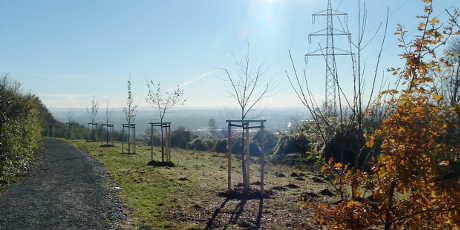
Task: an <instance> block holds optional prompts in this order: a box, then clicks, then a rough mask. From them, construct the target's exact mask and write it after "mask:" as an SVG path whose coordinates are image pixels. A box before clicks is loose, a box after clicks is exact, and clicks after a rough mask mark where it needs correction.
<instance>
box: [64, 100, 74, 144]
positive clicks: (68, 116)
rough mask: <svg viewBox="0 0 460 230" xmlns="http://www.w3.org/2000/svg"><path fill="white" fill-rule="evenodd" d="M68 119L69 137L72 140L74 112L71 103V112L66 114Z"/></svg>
mask: <svg viewBox="0 0 460 230" xmlns="http://www.w3.org/2000/svg"><path fill="white" fill-rule="evenodd" d="M65 115H66V117H67V120H68V121H69V122H67V128H68V129H67V132H68V133H67V136H68V138H69V139H70V134H71V130H72V118H73V112H72V105H71V104H70V102H69V111H67V113H66V114H65Z"/></svg>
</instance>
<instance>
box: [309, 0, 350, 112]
mask: <svg viewBox="0 0 460 230" xmlns="http://www.w3.org/2000/svg"><path fill="white" fill-rule="evenodd" d="M318 16H326V17H327V28H326V29H323V30H320V31H317V32H315V33H311V34H309V35H308V41H309V42H310V43H311V36H325V37H326V47H324V48H322V47H321V45H320V49H319V50H316V51H314V52H311V53H308V54H305V62H308V57H310V56H323V57H324V60H325V61H326V84H325V101H324V106H325V109H326V112H327V113H329V114H331V115H335V114H336V112H337V101H336V98H337V94H338V91H337V83H338V77H337V68H336V62H335V56H336V55H351V54H352V53H350V52H348V51H345V50H342V49H338V48H336V47H335V46H334V36H349V35H350V34H349V33H347V32H345V31H342V30H337V29H334V16H337V17H338V16H344V19H345V22H346V20H347V14H346V13H343V12H340V11H337V10H333V9H332V7H331V0H328V3H327V10H323V11H321V12H318V13H315V14H313V15H312V22H313V24H314V23H315V17H318Z"/></svg>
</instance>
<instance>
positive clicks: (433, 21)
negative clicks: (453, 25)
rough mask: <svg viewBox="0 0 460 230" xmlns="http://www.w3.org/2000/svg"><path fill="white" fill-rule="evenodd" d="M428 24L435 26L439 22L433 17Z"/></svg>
mask: <svg viewBox="0 0 460 230" xmlns="http://www.w3.org/2000/svg"><path fill="white" fill-rule="evenodd" d="M430 23H431V25H436V24H438V23H439V20H438V19H437V18H436V17H434V18H432V19H431V20H430Z"/></svg>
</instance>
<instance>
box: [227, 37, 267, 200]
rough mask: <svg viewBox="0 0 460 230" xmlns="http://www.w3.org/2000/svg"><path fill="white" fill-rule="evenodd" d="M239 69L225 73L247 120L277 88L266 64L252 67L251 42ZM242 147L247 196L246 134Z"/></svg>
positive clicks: (243, 136) (238, 63) (242, 163)
mask: <svg viewBox="0 0 460 230" xmlns="http://www.w3.org/2000/svg"><path fill="white" fill-rule="evenodd" d="M235 63H236V65H237V67H238V73H237V74H233V75H232V74H230V72H229V71H228V70H227V69H224V70H225V73H226V74H227V78H226V80H227V81H228V82H230V84H231V86H232V91H230V92H229V95H230V96H231V97H233V98H234V99H235V100H236V101H237V102H238V106H239V107H240V109H241V111H240V116H241V120H245V119H246V118H247V117H248V115H249V114H250V113H251V112H254V111H255V110H256V108H257V106H258V105H259V104H260V103H261V101H262V99H264V98H266V97H268V96H270V95H271V93H272V92H273V90H274V89H275V87H276V84H275V81H274V76H270V75H268V70H269V69H268V68H267V67H265V66H264V63H262V64H260V65H259V66H257V67H256V68H254V67H253V66H252V63H251V62H250V58H249V42H248V48H247V53H246V55H245V56H244V60H243V61H240V62H238V61H235ZM256 117H257V116H256ZM241 127H244V122H242V124H241ZM241 140H242V146H241V165H242V171H243V185H244V193H245V194H247V192H248V190H249V183H248V182H249V176H248V175H249V172H248V171H249V169H247V167H246V166H247V164H246V159H245V157H244V155H245V152H246V149H245V148H246V145H245V140H246V137H245V132H243V135H242V137H241Z"/></svg>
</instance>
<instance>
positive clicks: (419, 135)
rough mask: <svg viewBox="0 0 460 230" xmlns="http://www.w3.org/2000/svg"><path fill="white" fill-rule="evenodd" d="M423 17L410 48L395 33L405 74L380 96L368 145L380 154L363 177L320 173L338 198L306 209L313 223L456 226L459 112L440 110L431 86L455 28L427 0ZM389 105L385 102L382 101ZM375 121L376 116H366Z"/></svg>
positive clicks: (332, 169) (336, 166)
mask: <svg viewBox="0 0 460 230" xmlns="http://www.w3.org/2000/svg"><path fill="white" fill-rule="evenodd" d="M423 2H424V3H425V4H426V5H425V9H424V11H425V14H424V15H423V16H418V17H417V18H419V19H420V20H421V21H422V22H420V24H419V26H418V28H417V30H418V32H419V35H416V36H415V38H414V39H412V40H410V41H407V40H406V32H407V31H405V30H404V27H402V26H398V29H397V32H396V35H398V36H400V39H399V41H400V42H401V45H400V47H401V48H403V49H404V52H403V54H401V55H400V56H401V58H402V59H403V60H404V61H405V67H404V68H402V69H397V68H392V69H390V70H389V71H390V72H392V73H393V74H394V75H395V76H398V77H399V82H400V83H401V85H400V86H399V87H397V88H396V89H393V90H386V91H383V92H381V94H380V96H381V99H382V100H381V102H380V104H377V105H376V106H381V105H385V107H388V108H389V109H388V111H386V112H387V113H386V115H385V116H382V117H383V118H382V119H381V121H380V125H379V127H378V128H377V129H376V130H375V131H374V132H373V133H370V134H367V135H365V136H366V138H367V143H366V145H367V147H372V146H374V145H375V143H376V142H377V141H379V143H380V142H381V143H382V144H381V146H380V149H381V152H380V154H379V155H378V156H377V157H374V158H373V159H372V160H371V161H370V162H369V164H370V165H371V166H372V170H371V171H368V172H365V171H360V170H358V169H355V168H352V167H350V166H349V165H344V164H342V163H335V162H334V161H333V160H330V161H329V163H328V164H326V165H325V166H324V167H323V169H322V172H323V173H325V174H329V175H331V177H332V178H333V179H332V184H333V186H335V188H336V189H337V192H338V193H339V194H340V195H341V200H340V201H339V202H337V203H335V204H323V203H306V204H305V205H304V207H305V208H307V207H308V208H313V209H314V210H315V211H316V216H315V219H316V220H317V221H318V222H320V223H321V224H326V225H327V226H328V227H330V228H338V229H370V228H385V229H456V228H458V227H459V224H460V222H459V221H460V180H459V177H458V176H459V175H458V173H456V172H457V171H455V170H458V169H456V168H455V167H454V165H455V164H457V162H458V161H459V157H460V150H459V148H458V147H459V142H458V141H453V140H452V138H451V136H452V135H449V132H450V131H451V130H458V129H459V128H460V127H458V125H457V124H458V119H459V118H460V117H459V116H460V114H459V111H460V105H458V104H456V105H455V106H454V107H452V106H450V105H447V104H444V101H443V95H441V94H437V93H436V92H437V91H436V87H435V85H434V83H433V82H434V81H435V77H436V74H433V73H436V72H438V71H439V70H440V67H441V66H442V65H446V64H447V63H446V62H445V61H444V60H443V59H442V58H438V57H437V56H436V53H435V50H436V48H438V47H440V46H441V45H443V44H445V42H446V41H447V39H448V38H449V37H450V36H451V35H454V34H459V31H458V27H456V25H455V24H454V23H453V22H454V20H451V21H450V22H449V23H447V26H445V25H442V24H441V23H440V21H439V20H438V19H437V18H436V17H432V15H431V13H432V5H431V0H423ZM383 98H387V100H385V101H384V100H383ZM366 113H367V115H369V116H372V115H376V114H374V111H367V112H366Z"/></svg>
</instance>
